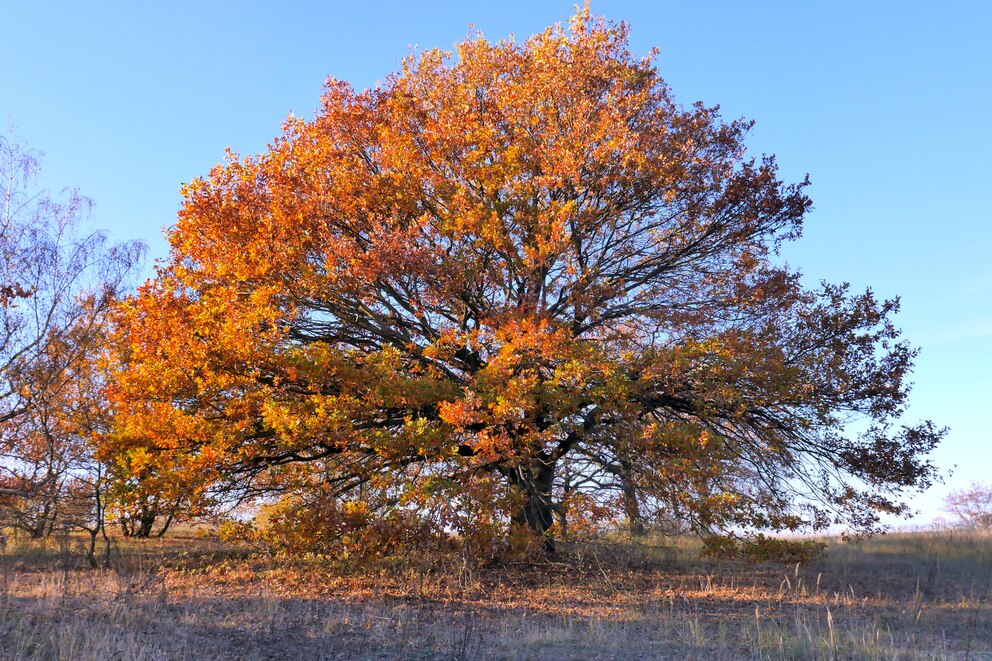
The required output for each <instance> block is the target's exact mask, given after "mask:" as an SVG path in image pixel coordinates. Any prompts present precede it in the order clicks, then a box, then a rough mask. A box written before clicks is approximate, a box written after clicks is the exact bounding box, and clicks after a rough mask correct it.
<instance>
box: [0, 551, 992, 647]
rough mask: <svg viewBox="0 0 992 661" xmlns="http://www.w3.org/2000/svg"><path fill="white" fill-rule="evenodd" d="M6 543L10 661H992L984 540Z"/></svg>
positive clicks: (990, 568) (0, 598)
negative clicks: (294, 546)
mask: <svg viewBox="0 0 992 661" xmlns="http://www.w3.org/2000/svg"><path fill="white" fill-rule="evenodd" d="M71 543H72V542H71V540H70V542H69V543H66V542H65V541H63V543H62V546H61V548H59V545H58V544H49V545H48V546H45V547H41V546H37V545H29V544H23V543H22V544H17V545H12V546H9V547H8V548H7V549H6V551H5V555H4V557H3V558H2V562H3V566H2V577H0V581H2V583H0V658H2V659H4V660H7V659H67V660H68V659H72V660H77V659H191V660H192V659H197V660H199V659H296V658H306V659H313V660H316V659H367V658H368V659H392V658H406V659H436V658H447V659H470V658H471V659H483V658H497V659H597V658H598V659H613V658H622V659H627V660H634V659H683V658H695V659H707V660H708V661H710V660H715V659H751V658H754V659H847V658H852V659H945V658H946V659H992V601H990V595H989V588H990V581H992V537H990V536H988V535H979V534H967V533H961V532H939V533H912V534H893V535H887V536H885V537H881V538H877V539H874V540H871V541H868V542H865V543H863V544H859V545H854V544H844V543H842V542H840V541H838V540H831V542H830V545H829V548H828V552H827V555H826V556H825V557H824V558H823V559H821V560H818V561H816V562H813V563H810V564H809V565H805V566H804V565H792V566H787V567H786V566H782V565H775V564H763V565H746V564H736V563H730V562H711V561H705V560H700V559H699V558H698V554H697V551H698V548H696V546H695V545H694V543H693V542H691V541H688V540H679V541H677V542H670V544H671V545H669V546H663V547H630V546H602V547H593V546H589V547H583V548H572V549H570V550H569V551H568V553H567V554H566V555H565V557H564V559H563V561H561V562H552V563H546V564H541V565H526V566H524V565H520V566H509V567H502V568H500V569H490V570H484V571H480V570H474V569H472V568H470V567H469V566H467V565H457V564H456V565H454V566H451V565H448V566H444V567H438V566H434V565H432V564H431V563H430V562H429V561H428V560H426V559H409V560H407V561H406V562H405V563H403V564H402V565H397V566H393V567H390V568H380V569H378V570H376V571H371V570H366V571H355V570H348V571H346V570H343V569H342V568H341V567H340V566H337V565H335V564H333V563H330V562H328V561H326V560H320V559H306V560H304V559H297V560H293V561H286V560H276V559H272V558H267V557H261V556H253V555H251V554H249V553H247V552H246V551H243V550H239V549H235V548H232V547H229V546H224V545H222V544H220V543H219V542H216V541H212V540H210V539H201V538H196V537H192V536H188V537H183V536H177V537H172V538H171V539H167V540H162V541H146V542H130V543H126V544H125V543H124V542H121V543H120V544H118V545H117V546H116V547H115V549H114V553H113V555H112V557H111V567H112V568H111V569H97V570H93V569H88V568H85V567H84V564H85V563H82V562H80V561H79V559H78V555H77V554H76V553H74V552H73V549H72V548H71Z"/></svg>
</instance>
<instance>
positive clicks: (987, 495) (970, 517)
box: [944, 482, 992, 530]
mask: <svg viewBox="0 0 992 661" xmlns="http://www.w3.org/2000/svg"><path fill="white" fill-rule="evenodd" d="M944 509H945V510H946V511H947V512H950V513H951V514H953V515H954V516H956V517H957V518H958V520H959V521H960V522H961V525H962V526H965V527H967V528H976V529H978V530H992V484H982V483H979V482H972V483H971V485H970V486H968V488H966V489H960V490H957V491H952V492H950V493H949V494H947V497H946V498H945V499H944Z"/></svg>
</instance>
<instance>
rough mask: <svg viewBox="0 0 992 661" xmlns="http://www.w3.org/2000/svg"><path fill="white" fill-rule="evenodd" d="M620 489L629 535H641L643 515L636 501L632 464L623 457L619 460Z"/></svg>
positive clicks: (643, 532)
mask: <svg viewBox="0 0 992 661" xmlns="http://www.w3.org/2000/svg"><path fill="white" fill-rule="evenodd" d="M620 490H621V492H622V493H623V511H624V514H626V515H627V529H628V531H629V532H630V536H631V537H634V538H638V537H643V536H644V534H645V532H646V531H645V527H644V517H642V516H641V506H640V504H639V503H638V502H637V490H636V489H635V487H634V476H633V466H631V463H630V462H629V461H626V460H624V459H621V460H620Z"/></svg>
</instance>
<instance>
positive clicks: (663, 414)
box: [105, 10, 943, 538]
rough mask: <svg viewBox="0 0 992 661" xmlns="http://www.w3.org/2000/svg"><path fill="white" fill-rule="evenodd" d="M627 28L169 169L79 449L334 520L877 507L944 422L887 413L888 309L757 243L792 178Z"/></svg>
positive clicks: (415, 77) (397, 77)
mask: <svg viewBox="0 0 992 661" xmlns="http://www.w3.org/2000/svg"><path fill="white" fill-rule="evenodd" d="M627 36H628V29H627V27H626V26H625V25H623V24H612V23H609V22H607V21H605V20H603V19H600V18H598V17H595V16H593V15H590V13H589V12H588V10H585V11H580V12H579V13H578V14H577V16H575V17H574V18H573V19H572V20H571V22H570V23H569V25H568V26H567V27H565V28H563V27H558V26H556V27H552V28H549V29H548V30H546V31H544V32H542V33H540V34H538V35H535V36H533V37H531V38H529V39H527V40H525V41H523V42H516V41H514V40H505V41H499V42H491V41H488V40H487V39H485V38H484V37H483V36H482V35H480V34H473V35H470V36H469V37H468V38H467V39H466V40H465V41H463V42H461V43H460V44H458V45H457V48H456V52H455V53H453V54H451V53H445V52H441V51H437V50H431V51H427V52H424V53H422V54H420V55H419V56H416V57H411V58H409V59H408V60H407V61H406V62H405V63H404V65H403V67H402V70H401V71H399V72H397V73H396V74H394V75H392V76H390V77H389V78H387V79H386V80H385V82H383V83H381V84H379V85H377V86H376V87H374V88H372V89H368V90H364V91H356V90H354V89H352V87H351V86H349V85H348V84H347V83H345V82H341V81H336V80H329V81H328V83H327V85H326V88H325V92H324V95H323V99H322V105H321V107H320V109H319V110H318V112H317V113H316V116H315V117H314V118H313V119H312V120H304V119H300V118H295V117H291V118H289V119H288V120H287V121H286V122H285V125H284V127H283V133H282V135H281V136H279V137H278V138H276V139H275V140H274V141H273V143H272V144H271V145H270V146H269V148H268V150H267V151H266V152H265V153H263V154H260V155H258V156H253V157H241V156H238V155H235V154H230V155H229V156H228V158H227V160H226V162H224V163H223V164H221V165H218V166H217V167H215V168H214V169H213V170H212V171H211V172H210V174H209V175H208V176H206V177H203V178H200V179H196V180H195V181H193V182H192V183H190V184H188V185H186V186H185V187H184V190H183V194H184V199H185V201H184V204H183V207H182V209H181V211H180V213H179V219H178V224H177V225H176V226H175V228H174V229H172V230H171V232H170V234H169V240H170V242H171V257H170V259H169V261H168V262H167V263H166V264H164V265H162V267H161V268H160V270H159V272H158V275H157V277H156V278H155V279H153V280H151V281H149V282H148V283H146V284H145V285H144V286H143V287H142V288H141V289H140V291H139V292H138V294H137V295H136V296H134V297H133V298H131V299H130V300H128V301H127V302H126V303H125V304H123V305H122V306H121V308H120V320H121V334H120V338H119V339H120V342H121V345H120V346H121V348H120V355H119V367H118V374H117V375H116V377H115V384H116V385H115V392H114V397H115V401H116V406H117V407H118V409H119V416H118V420H117V431H116V433H115V434H114V436H113V438H112V439H111V440H108V447H107V449H106V450H105V452H107V453H110V454H114V455H115V456H116V457H118V460H119V461H121V462H123V463H124V464H126V465H127V466H130V467H131V469H132V470H134V471H135V472H141V471H144V472H145V473H148V474H152V473H154V474H155V475H158V476H160V479H161V480H162V481H164V482H167V483H168V484H169V485H171V486H170V487H169V488H172V489H176V490H185V491H186V492H187V493H189V494H198V495H199V496H202V497H204V498H209V497H214V498H234V497H238V498H240V497H251V496H256V495H265V494H273V493H283V494H290V495H291V498H292V502H293V508H292V512H291V518H292V517H295V519H294V520H296V521H297V522H299V521H302V520H303V519H305V518H306V516H308V513H321V516H322V517H323V518H322V519H321V520H322V521H324V522H325V525H323V527H322V526H319V525H318V526H314V527H313V529H314V530H315V531H319V530H322V531H323V532H314V534H315V535H316V534H324V535H331V536H332V537H333V536H335V535H341V536H343V535H344V534H345V532H344V531H346V530H347V529H348V524H349V522H350V523H355V522H358V524H360V525H362V526H375V525H379V526H387V524H388V526H392V527H390V528H389V530H394V531H410V530H421V529H425V527H426V528H431V529H433V530H444V531H448V532H455V533H458V534H460V535H462V536H463V537H466V538H468V537H470V536H472V535H473V534H476V533H477V532H478V531H480V530H506V526H507V525H508V524H518V525H519V526H520V527H522V528H525V529H529V530H531V531H534V532H536V533H538V534H541V535H544V536H546V537H547V536H549V535H550V534H553V533H555V532H557V533H558V534H561V533H562V532H563V530H565V529H567V527H568V526H569V525H579V524H580V523H581V522H582V521H584V520H586V519H588V518H589V517H590V516H592V515H594V514H595V515H598V516H602V517H605V518H607V519H613V520H619V519H627V520H629V521H630V522H631V523H632V524H634V523H639V522H643V521H644V520H647V519H650V518H651V517H652V516H654V515H655V514H656V513H660V514H661V515H665V516H674V517H677V518H679V519H680V520H682V521H686V522H689V524H690V525H691V526H692V527H694V528H695V529H697V530H700V531H706V532H710V531H719V530H728V529H734V530H745V529H768V528H770V529H779V530H782V529H785V530H804V529H821V528H823V527H825V526H827V525H830V524H832V523H834V522H840V523H845V524H848V525H849V526H852V527H853V528H854V529H855V530H858V531H867V530H871V529H873V528H874V527H875V526H876V525H877V523H878V514H879V513H880V512H902V511H904V509H905V506H904V505H903V504H901V502H900V494H901V493H902V492H903V490H905V489H907V488H914V487H921V488H922V487H925V486H927V485H928V484H929V483H930V482H931V480H932V479H933V478H934V476H935V471H934V467H933V466H932V465H931V464H930V463H929V462H928V461H927V459H926V454H927V453H928V452H929V451H930V450H931V449H932V448H933V447H934V445H935V444H936V443H937V442H938V440H939V439H940V437H941V436H942V433H943V432H942V431H941V430H939V429H937V428H935V427H934V426H933V425H932V424H931V423H929V422H923V423H920V424H918V425H915V426H900V424H899V420H900V417H901V415H902V413H903V409H904V406H905V403H906V398H907V394H908V389H909V384H908V382H907V380H906V379H907V375H908V373H909V371H910V369H911V367H912V361H913V357H914V355H915V351H914V350H913V349H911V348H910V347H909V346H908V345H907V344H906V343H905V342H904V341H902V340H901V339H900V334H899V331H898V330H897V329H896V328H895V327H894V325H893V322H892V317H893V314H894V313H895V312H896V311H897V309H898V302H897V301H895V300H879V299H877V298H876V297H875V296H874V295H873V293H872V292H871V291H866V292H863V293H854V292H851V291H850V290H849V287H848V286H847V285H830V284H823V285H822V286H820V287H819V288H814V289H809V288H806V287H804V286H803V284H802V283H801V281H800V275H799V273H798V272H796V271H794V270H790V269H789V268H787V267H785V266H784V265H782V264H781V263H779V262H780V261H781V260H778V259H777V258H776V254H777V248H778V246H779V245H780V243H781V242H782V241H785V240H791V239H795V238H797V237H798V236H799V235H800V231H801V226H802V221H803V217H804V215H805V214H806V213H807V212H808V210H809V208H810V200H809V198H808V197H807V196H806V194H805V192H804V191H805V186H806V182H805V181H803V182H798V183H794V184H787V183H784V182H782V181H781V180H780V179H779V176H778V173H777V169H776V165H775V161H774V159H773V158H772V157H762V158H758V159H756V158H753V157H749V156H748V155H747V154H746V150H745V138H746V135H747V132H748V129H749V128H750V126H751V123H750V122H747V121H743V120H734V121H726V120H724V119H722V118H721V117H720V115H719V113H718V109H717V108H712V107H705V106H703V105H701V104H695V105H692V106H688V107H685V106H681V105H679V104H677V103H676V102H675V100H674V99H673V96H672V93H671V91H670V89H669V87H668V86H667V85H666V83H665V82H664V80H663V79H662V78H661V77H660V75H659V72H658V71H657V69H656V67H655V65H654V63H653V60H652V57H651V56H649V57H646V58H643V59H641V58H637V57H635V56H633V55H632V54H631V53H630V52H629V50H628V42H627ZM856 429H860V431H854V430H856ZM163 488H164V487H163ZM287 516H289V515H287ZM328 521H334V522H337V523H334V524H333V525H331V524H327V523H326V522H328ZM358 524H356V525H358ZM397 534H399V533H397ZM404 534H405V533H404Z"/></svg>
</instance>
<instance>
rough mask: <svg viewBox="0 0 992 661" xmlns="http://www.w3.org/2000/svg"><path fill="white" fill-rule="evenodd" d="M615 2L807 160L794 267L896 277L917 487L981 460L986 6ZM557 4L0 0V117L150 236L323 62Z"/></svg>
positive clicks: (789, 169)
mask: <svg viewBox="0 0 992 661" xmlns="http://www.w3.org/2000/svg"><path fill="white" fill-rule="evenodd" d="M744 4H745V3H738V2H729V1H728V2H684V1H683V2H668V1H648V0H644V1H642V2H622V1H606V0H600V1H598V2H594V3H593V5H592V9H593V10H594V11H595V12H597V13H600V14H604V15H605V16H607V17H608V18H610V19H613V20H624V21H627V22H628V23H630V24H631V26H632V28H633V34H632V46H633V48H634V50H635V51H637V52H639V53H646V52H647V50H648V49H649V48H650V47H652V46H658V47H659V48H660V49H661V56H660V58H659V60H658V63H659V67H660V69H661V71H662V74H663V76H664V77H665V78H666V79H667V80H668V82H669V83H670V84H671V86H672V88H673V89H674V91H675V94H676V96H677V98H678V99H679V100H680V101H681V102H683V103H686V104H688V103H691V102H693V101H696V100H702V101H704V102H705V103H707V104H715V103H719V104H721V105H722V107H723V111H724V115H725V116H726V117H729V118H734V117H740V116H746V117H749V118H751V119H754V120H756V121H757V126H756V128H755V130H754V132H753V134H752V135H751V138H750V141H749V145H750V147H751V148H752V150H753V151H754V152H755V153H761V152H765V153H774V154H776V155H777V156H778V159H779V162H780V165H781V166H782V172H783V175H784V176H785V178H786V179H789V180H796V179H799V178H801V177H802V176H803V175H804V174H805V173H807V172H808V173H809V174H810V177H811V179H812V182H813V186H812V187H811V189H810V194H811V196H812V198H813V200H814V203H815V208H814V210H813V212H812V213H811V214H810V215H809V217H808V219H807V224H806V232H805V236H804V237H803V239H802V240H801V241H800V242H798V243H797V244H794V245H792V246H790V247H789V248H788V249H787V250H786V256H787V258H788V260H789V261H790V263H791V264H793V265H794V266H797V267H799V268H800V269H801V270H802V271H803V272H804V273H805V274H806V276H807V278H808V279H809V281H810V283H816V282H817V281H819V280H820V279H827V280H831V281H845V280H846V281H849V282H851V283H852V285H854V286H856V287H864V286H867V285H871V286H872V287H874V288H875V290H876V291H877V292H878V293H879V294H880V295H883V296H893V295H896V294H898V295H901V296H902V301H903V312H902V314H901V315H900V318H899V321H900V324H901V326H902V327H903V329H904V331H905V335H906V337H908V338H909V339H910V340H911V341H912V342H913V343H914V344H915V345H917V346H920V347H922V349H923V353H922V354H921V356H920V357H919V360H918V363H917V370H916V372H915V375H914V381H915V383H916V388H915V391H914V396H913V398H912V407H911V409H910V411H909V416H908V417H909V419H916V418H932V419H933V420H935V421H936V422H938V423H940V424H946V425H949V426H950V427H951V428H952V431H951V434H950V435H949V436H948V438H947V440H946V441H945V443H944V445H943V447H942V448H941V449H940V450H939V451H938V452H937V453H936V455H935V457H936V460H937V461H938V462H939V463H940V465H942V466H945V467H947V468H950V467H951V466H953V465H957V469H956V471H955V473H954V477H953V478H952V479H951V480H949V482H948V485H947V486H944V487H939V486H938V487H937V488H935V489H934V490H933V491H932V492H931V493H929V494H927V495H925V496H923V497H921V498H919V499H917V501H916V504H917V506H918V507H920V508H921V509H922V510H923V515H922V516H921V520H928V519H930V518H932V517H933V516H935V515H937V514H939V505H940V501H941V499H942V497H943V495H944V494H945V493H946V491H947V490H948V489H949V488H951V487H954V486H957V485H960V484H963V483H966V482H968V481H970V480H992V449H990V443H992V433H990V432H989V431H988V429H987V426H986V424H985V422H986V415H987V414H988V413H992V376H990V375H992V350H990V346H992V254H990V253H992V222H990V221H992V212H990V210H989V209H990V207H989V204H988V200H987V199H986V198H987V196H988V195H989V193H990V192H992V185H990V182H992V160H990V158H992V137H990V136H992V131H990V129H989V128H988V126H987V123H988V121H989V120H990V119H992V38H990V36H989V35H990V28H992V3H987V2H984V1H982V0H973V1H971V2H947V3H942V4H939V5H938V3H933V2H912V1H909V2H870V3H868V2H853V1H851V2H795V1H788V2H786V1H782V2H761V3H749V4H752V5H754V6H751V7H746V8H745V6H744ZM572 13H573V2H571V1H548V2H535V1H534V0H529V1H526V2H517V1H513V2H484V3H472V2H410V1H407V2H361V3H359V2H347V3H345V2H340V3H334V2H317V1H313V2H302V1H298V2H277V1H275V0H272V1H271V2H219V1H211V0H198V1H196V2H191V1H187V0H183V1H170V2H117V3H110V2H101V1H99V0H92V1H91V2H75V1H73V2H69V1H49V2H23V1H21V2H17V1H14V0H8V1H6V2H2V3H0V26H2V27H0V121H11V122H13V123H14V124H15V125H16V126H17V128H18V132H19V133H20V135H21V137H22V138H23V139H24V140H25V141H26V142H27V143H29V144H30V145H31V146H32V147H35V148H37V149H39V150H42V151H44V152H45V153H46V160H45V163H44V167H45V170H46V180H47V182H49V185H50V186H53V187H57V186H63V185H73V186H78V187H79V188H80V189H81V190H82V191H83V192H84V193H85V194H87V195H88V196H90V197H91V198H92V199H93V200H94V201H95V203H96V209H95V216H94V223H95V224H96V225H98V226H101V227H107V228H110V229H111V231H112V234H113V236H114V237H116V238H118V239H122V240H123V239H131V238H138V239H142V240H144V241H146V242H147V243H148V244H149V246H150V249H151V254H152V256H153V257H158V258H161V257H164V256H165V250H166V249H165V242H164V241H163V239H162V229H163V227H166V226H168V225H171V224H172V223H173V222H174V217H175V212H176V209H177V207H178V203H179V186H180V184H181V183H182V182H184V181H188V180H190V179H192V178H194V177H196V176H199V175H201V174H205V173H206V172H207V170H208V169H209V168H210V166H211V165H213V164H214V163H217V162H218V161H220V160H221V159H222V157H223V150H224V148H225V147H232V148H233V149H235V150H237V151H240V152H242V153H254V152H258V151H261V150H263V149H264V148H265V145H266V143H267V142H268V141H269V140H271V138H272V137H273V136H275V135H276V134H277V133H278V130H279V123H280V121H281V120H282V119H283V118H284V117H285V116H286V115H287V114H288V113H289V112H291V111H292V112H294V113H296V114H297V115H303V116H310V115H311V112H312V110H313V109H314V108H316V107H317V104H318V98H319V95H320V91H321V86H322V84H323V81H324V78H325V77H326V76H333V77H336V78H341V79H344V80H348V81H350V82H351V83H352V84H353V85H355V86H356V87H359V88H362V87H367V86H371V85H374V84H375V82H376V81H377V80H380V79H382V78H384V77H385V76H386V75H387V74H389V73H390V72H392V71H394V70H396V68H397V67H398V65H399V62H400V60H401V58H402V57H403V56H404V55H406V54H408V53H409V52H411V49H415V48H418V47H419V48H424V47H441V48H450V47H451V45H452V44H453V43H455V42H456V41H459V40H460V39H461V38H462V37H464V36H465V34H466V33H467V31H468V29H469V25H470V24H474V25H475V26H476V27H477V28H479V29H481V30H482V31H483V32H484V33H485V34H486V35H487V36H489V37H490V38H494V39H498V38H501V37H504V36H506V35H508V34H510V33H513V34H515V35H516V36H517V37H521V38H522V37H526V36H528V35H530V34H532V33H534V32H537V31H539V30H541V29H543V28H544V27H546V26H547V25H550V24H552V23H555V22H558V21H564V20H566V19H567V18H568V17H569V16H570V15H571V14H572Z"/></svg>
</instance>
